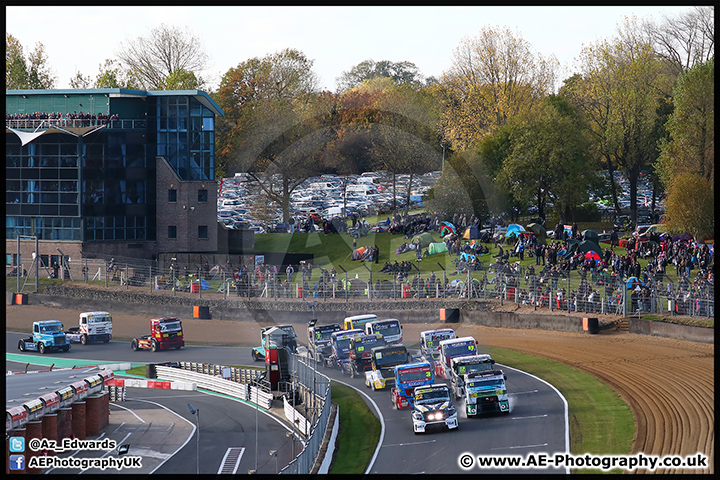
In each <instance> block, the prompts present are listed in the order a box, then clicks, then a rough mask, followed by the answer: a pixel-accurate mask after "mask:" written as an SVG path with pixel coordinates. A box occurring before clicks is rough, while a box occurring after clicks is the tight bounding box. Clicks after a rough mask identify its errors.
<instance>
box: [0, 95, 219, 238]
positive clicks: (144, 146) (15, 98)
mask: <svg viewBox="0 0 720 480" xmlns="http://www.w3.org/2000/svg"><path fill="white" fill-rule="evenodd" d="M116 90H117V91H116ZM117 93H120V95H117ZM174 93H175V92H139V91H122V89H105V90H103V89H100V90H87V91H84V92H73V93H64V92H63V91H37V92H30V93H29V92H25V91H6V114H8V116H7V118H6V127H9V128H16V129H20V130H21V131H23V132H24V133H32V132H35V131H38V129H40V130H42V129H46V128H47V127H48V126H58V127H62V128H70V126H69V124H68V123H67V121H68V120H67V119H64V120H56V121H55V122H56V123H54V124H52V123H53V120H47V119H45V120H43V121H42V122H43V123H42V125H41V124H40V123H38V122H40V120H32V119H31V120H27V121H26V120H25V118H27V117H28V115H32V114H34V112H59V113H62V114H63V115H65V114H71V113H72V108H71V107H73V108H77V107H74V106H75V105H77V104H78V102H81V100H78V98H80V97H77V95H80V94H82V95H84V96H83V97H82V102H81V103H85V101H89V102H90V103H89V105H90V106H91V109H90V111H92V112H93V114H95V113H103V114H107V116H108V117H104V118H110V117H112V119H113V120H112V121H104V122H99V123H97V122H96V123H93V124H92V125H94V126H98V125H101V124H102V128H99V129H97V130H91V129H90V128H89V127H88V126H87V125H74V124H73V125H72V126H73V127H83V126H84V127H88V128H86V129H85V130H84V131H83V130H82V129H81V128H78V129H77V130H74V129H73V130H71V131H68V132H67V133H52V132H53V131H52V130H47V131H46V133H44V134H42V135H40V136H38V137H37V138H34V139H32V140H30V141H29V142H28V143H27V144H26V145H22V143H21V140H20V138H19V136H18V135H16V134H15V133H13V132H12V131H10V130H8V129H7V128H6V146H5V150H6V169H5V172H6V184H5V187H6V188H5V191H6V193H5V197H6V198H5V203H6V220H5V226H6V230H5V235H6V239H15V238H17V235H38V236H39V238H41V239H43V240H72V241H118V240H120V241H143V240H149V241H152V240H156V236H157V235H160V236H162V237H164V235H165V232H160V233H156V224H157V222H156V216H157V214H158V212H157V205H156V191H155V190H156V160H155V158H156V157H157V156H162V157H164V158H165V159H166V160H167V161H168V163H169V164H170V165H171V167H172V168H173V170H174V171H175V172H176V173H177V175H178V176H179V177H180V179H181V180H208V181H212V180H214V177H215V164H214V155H215V150H214V149H215V121H214V116H215V113H216V112H218V110H217V109H212V108H208V107H207V106H205V105H211V104H212V101H211V100H209V98H207V97H206V96H205V98H203V96H204V94H202V92H198V94H197V95H196V96H194V95H174ZM71 97H72V98H71ZM76 97H77V98H76ZM196 97H197V98H203V101H205V102H206V103H205V104H203V103H202V102H201V101H200V100H198V99H197V98H196ZM219 112H220V114H221V111H219ZM13 115H19V116H20V118H23V121H22V122H20V121H19V120H16V119H12V118H10V117H12V116H13ZM98 118H99V117H98ZM63 122H65V123H63ZM26 124H27V125H26ZM51 124H52V125H51ZM76 135H79V136H76ZM163 188H167V187H163ZM177 194H178V192H177V190H174V189H171V190H169V191H168V201H169V202H176V201H177ZM207 195H208V193H207V191H205V192H204V193H202V192H198V201H199V202H207V201H208V200H207ZM168 233H169V232H168ZM205 235H206V236H207V234H205ZM175 236H177V233H176V234H175Z"/></svg>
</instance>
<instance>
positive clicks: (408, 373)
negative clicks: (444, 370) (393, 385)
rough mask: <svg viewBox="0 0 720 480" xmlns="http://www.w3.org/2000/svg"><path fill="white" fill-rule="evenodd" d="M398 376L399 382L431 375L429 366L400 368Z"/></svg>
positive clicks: (422, 378) (423, 378)
mask: <svg viewBox="0 0 720 480" xmlns="http://www.w3.org/2000/svg"><path fill="white" fill-rule="evenodd" d="M398 377H399V378H400V382H401V383H406V382H414V381H415V380H425V379H428V378H430V377H432V372H431V371H430V367H427V368H408V369H406V370H400V371H399V372H398Z"/></svg>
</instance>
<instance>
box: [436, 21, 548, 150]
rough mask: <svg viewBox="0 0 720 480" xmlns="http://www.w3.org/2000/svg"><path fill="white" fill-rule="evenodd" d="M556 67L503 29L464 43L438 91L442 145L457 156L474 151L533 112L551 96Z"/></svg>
mask: <svg viewBox="0 0 720 480" xmlns="http://www.w3.org/2000/svg"><path fill="white" fill-rule="evenodd" d="M557 65H558V62H557V60H556V59H554V57H548V58H547V59H546V58H543V57H542V56H540V55H538V54H535V53H534V52H533V51H532V49H531V47H530V44H529V43H528V42H527V41H525V40H523V39H522V38H520V37H519V36H516V35H514V34H513V33H512V32H510V30H508V29H505V30H497V29H493V28H490V27H485V28H483V29H482V30H481V31H480V33H479V34H478V35H476V36H475V37H472V38H466V39H464V40H463V42H462V44H461V45H460V46H459V47H458V48H457V49H456V50H455V52H454V56H453V61H452V66H451V68H450V69H449V71H448V72H446V73H444V74H443V79H442V86H443V88H442V89H441V90H439V93H440V94H441V95H440V96H439V99H440V101H441V105H442V108H443V110H442V118H441V122H442V127H443V130H444V132H443V135H444V140H446V141H449V142H451V143H452V144H453V147H454V148H455V149H456V150H458V151H461V150H465V149H467V148H470V147H474V146H476V145H477V144H478V142H479V141H480V140H481V139H482V137H483V136H485V135H488V134H490V133H492V132H493V131H495V130H496V129H497V128H498V127H500V126H502V125H504V124H505V123H507V122H508V121H509V119H510V118H512V117H513V116H515V115H518V114H520V113H523V112H527V111H530V110H532V109H533V108H535V107H536V106H537V105H538V103H539V101H540V99H542V98H543V97H544V96H545V95H547V94H548V93H551V92H552V91H553V89H554V83H555V71H556V69H557Z"/></svg>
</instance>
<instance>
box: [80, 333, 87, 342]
mask: <svg viewBox="0 0 720 480" xmlns="http://www.w3.org/2000/svg"><path fill="white" fill-rule="evenodd" d="M87 341H88V337H87V335H86V334H84V333H83V334H82V336H81V337H80V343H82V344H83V345H87Z"/></svg>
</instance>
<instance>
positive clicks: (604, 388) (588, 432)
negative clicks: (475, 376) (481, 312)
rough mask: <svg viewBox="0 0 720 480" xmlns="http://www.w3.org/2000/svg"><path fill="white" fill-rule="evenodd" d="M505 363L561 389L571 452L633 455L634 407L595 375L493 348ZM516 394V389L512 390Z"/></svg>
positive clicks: (498, 358) (618, 470)
mask: <svg viewBox="0 0 720 480" xmlns="http://www.w3.org/2000/svg"><path fill="white" fill-rule="evenodd" d="M489 350H490V354H491V355H492V357H493V359H494V360H495V361H496V362H498V363H501V364H504V365H508V366H512V367H513V368H517V369H520V370H523V371H525V372H528V373H532V374H533V375H536V376H538V377H540V378H542V379H543V380H545V381H547V382H548V383H550V384H552V385H553V386H555V388H557V389H558V390H560V392H561V393H562V394H563V396H564V397H565V399H566V400H567V402H568V417H569V424H570V452H571V453H572V454H573V455H583V454H585V453H591V454H594V455H629V454H630V451H631V447H632V442H633V437H634V435H635V419H634V418H633V414H632V411H631V410H630V407H629V406H628V405H627V404H626V403H625V402H624V401H623V400H622V398H620V396H619V395H618V394H617V393H616V392H615V391H614V390H613V389H612V388H610V387H609V386H608V385H606V384H604V383H603V382H601V381H600V380H598V379H597V378H595V377H593V376H592V375H590V374H588V373H585V372H583V371H581V370H578V369H575V368H572V367H570V366H568V365H564V364H562V363H560V362H556V361H554V360H548V359H545V358H540V357H535V356H532V355H527V354H524V353H519V352H516V351H513V350H507V349H504V348H495V347H491V348H490V349H489ZM510 393H511V394H512V390H510ZM621 472H622V469H615V470H611V471H610V472H603V471H602V470H593V469H579V470H576V471H573V473H621Z"/></svg>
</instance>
